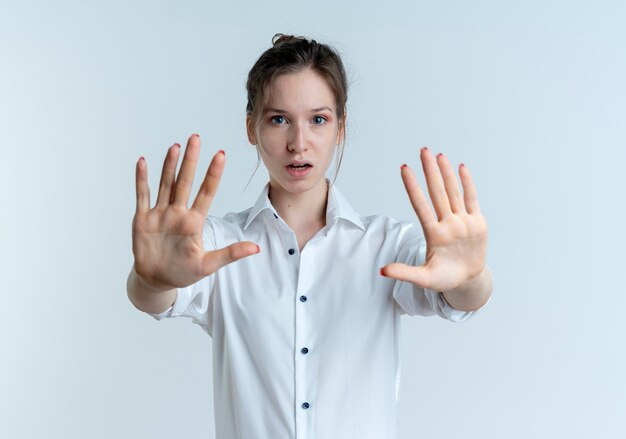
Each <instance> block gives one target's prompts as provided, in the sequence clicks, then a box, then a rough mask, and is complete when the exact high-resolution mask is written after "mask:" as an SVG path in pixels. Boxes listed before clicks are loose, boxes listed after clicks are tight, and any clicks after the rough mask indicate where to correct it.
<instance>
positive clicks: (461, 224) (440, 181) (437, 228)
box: [383, 148, 487, 291]
mask: <svg viewBox="0 0 626 439" xmlns="http://www.w3.org/2000/svg"><path fill="white" fill-rule="evenodd" d="M420 159H421V161H422V167H423V169H424V175H425V177H426V184H427V185H428V193H429V194H430V198H431V200H432V204H433V207H434V209H435V213H436V216H435V215H434V213H433V211H432V209H431V207H430V205H429V204H428V200H427V198H426V196H425V195H424V193H423V192H422V190H421V188H420V186H419V184H418V182H417V178H416V177H415V174H414V173H413V171H412V170H411V169H410V168H409V167H408V166H403V167H402V170H401V174H402V180H403V182H404V186H405V187H406V191H407V193H408V195H409V199H410V200H411V204H412V205H413V208H414V209H415V213H416V214H417V217H418V219H419V221H420V223H421V225H422V229H423V230H424V237H425V238H426V261H425V263H424V265H423V266H420V267H414V266H410V265H406V264H400V263H393V264H389V265H387V266H385V267H383V272H384V274H385V275H386V276H388V277H392V278H395V279H399V280H402V281H406V282H411V283H413V284H416V285H418V286H420V287H423V288H428V289H431V290H434V291H449V290H452V289H454V288H456V287H458V286H460V285H461V284H463V283H464V282H466V281H467V280H469V279H472V278H474V277H475V276H478V275H479V274H480V273H481V272H482V270H483V269H484V267H485V258H486V253H487V222H486V221H485V218H484V217H483V215H482V214H481V212H480V208H479V205H478V197H477V194H476V189H475V187H474V184H473V182H472V177H471V175H470V173H469V170H468V169H467V167H466V166H464V165H461V166H460V167H459V176H460V178H461V184H462V186H463V194H461V191H460V189H459V185H458V183H457V179H456V175H455V173H454V170H453V168H452V166H451V164H450V162H449V161H448V159H447V158H446V157H445V156H444V155H443V154H438V155H437V157H436V158H435V157H433V155H432V153H431V152H430V151H429V150H428V148H422V150H421V153H420Z"/></svg>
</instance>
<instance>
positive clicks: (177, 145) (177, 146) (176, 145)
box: [172, 143, 180, 148]
mask: <svg viewBox="0 0 626 439" xmlns="http://www.w3.org/2000/svg"><path fill="white" fill-rule="evenodd" d="M172 146H175V147H176V148H180V145H179V144H178V143H174V144H173V145H172Z"/></svg>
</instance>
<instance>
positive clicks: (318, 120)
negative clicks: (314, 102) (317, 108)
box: [313, 116, 326, 125]
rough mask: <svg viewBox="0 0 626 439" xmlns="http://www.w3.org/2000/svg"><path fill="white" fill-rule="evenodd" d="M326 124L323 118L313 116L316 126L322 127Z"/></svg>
mask: <svg viewBox="0 0 626 439" xmlns="http://www.w3.org/2000/svg"><path fill="white" fill-rule="evenodd" d="M325 122H326V118H325V117H322V116H313V123H314V124H315V125H322V124H324V123H325Z"/></svg>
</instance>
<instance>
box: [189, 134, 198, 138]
mask: <svg viewBox="0 0 626 439" xmlns="http://www.w3.org/2000/svg"><path fill="white" fill-rule="evenodd" d="M193 136H196V137H200V134H192V135H191V137H193Z"/></svg>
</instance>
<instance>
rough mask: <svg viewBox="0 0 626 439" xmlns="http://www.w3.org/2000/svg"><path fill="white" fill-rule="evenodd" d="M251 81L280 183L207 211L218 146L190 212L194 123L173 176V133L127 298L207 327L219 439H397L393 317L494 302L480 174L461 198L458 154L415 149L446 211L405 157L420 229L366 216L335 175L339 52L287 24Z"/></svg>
mask: <svg viewBox="0 0 626 439" xmlns="http://www.w3.org/2000/svg"><path fill="white" fill-rule="evenodd" d="M247 88H248V106H247V119H246V124H247V132H248V138H249V141H250V143H251V144H252V145H254V146H255V148H256V149H257V151H258V154H259V156H260V158H261V159H262V160H263V163H264V164H265V166H266V167H267V169H268V171H269V182H268V183H267V184H266V186H265V187H264V189H263V190H262V191H261V194H260V196H259V198H258V200H257V202H256V203H255V205H254V206H252V207H251V208H249V209H246V210H244V211H242V212H239V213H229V214H227V215H226V216H225V217H224V218H217V217H214V216H211V215H208V209H209V207H210V205H211V202H212V200H213V197H214V196H215V193H216V191H217V188H218V184H219V181H220V177H221V175H222V171H223V168H224V162H225V154H224V151H219V152H218V153H217V154H216V155H215V156H214V157H213V159H212V161H211V164H210V166H209V168H208V171H207V173H206V176H205V178H204V181H203V183H202V185H201V188H200V190H199V192H198V194H197V196H196V198H195V200H194V202H193V205H192V207H191V208H189V209H188V208H187V202H188V200H189V195H190V190H191V185H192V182H193V179H194V174H195V170H196V164H197V161H198V156H199V154H200V137H199V136H198V135H195V134H194V135H192V136H191V137H190V139H189V140H188V142H187V147H186V150H185V155H184V158H183V161H182V165H181V168H180V171H179V173H178V176H177V177H176V175H175V174H176V165H177V162H178V156H179V154H180V145H178V144H174V145H173V146H172V147H170V149H169V150H168V153H167V156H166V158H165V163H164V165H163V171H162V175H161V182H160V187H159V194H158V198H157V201H156V205H155V206H154V208H150V192H149V188H148V184H147V165H146V163H145V161H144V160H143V158H140V160H139V161H138V163H137V168H136V185H137V210H136V213H135V217H134V219H133V228H132V230H133V254H134V257H135V262H134V266H133V269H132V270H131V273H130V275H129V278H128V283H127V290H128V296H129V298H130V300H131V302H132V303H133V304H134V305H135V306H136V307H137V308H138V309H140V310H142V311H144V312H147V313H149V314H150V315H152V316H153V317H155V318H156V319H158V320H160V319H162V318H171V317H179V316H185V317H191V318H192V319H193V321H194V322H195V323H197V324H199V325H200V326H201V327H202V328H203V329H204V330H205V331H206V332H207V333H208V334H209V335H210V336H211V337H212V339H213V344H212V345H213V373H214V380H213V389H214V402H215V404H214V406H215V428H216V437H218V438H220V439H230V438H237V439H239V438H241V439H243V438H255V439H260V438H268V439H270V438H271V439H276V438H295V437H297V438H299V439H302V438H331V437H332V438H342V439H350V438H355V439H356V438H360V439H363V438H376V439H389V438H394V437H395V436H396V415H397V412H396V410H397V401H398V395H399V383H400V357H399V342H400V326H401V325H400V317H401V316H402V315H403V314H408V315H424V316H428V315H435V314H436V315H439V316H441V317H443V318H446V319H449V320H451V321H454V322H462V321H464V320H466V319H467V318H469V317H471V316H472V315H473V314H475V313H476V311H477V310H478V309H480V308H482V307H483V306H484V304H485V303H487V301H488V300H489V298H490V297H491V290H492V280H491V275H490V273H489V271H488V269H487V267H486V265H485V255H486V247H487V225H486V222H485V219H484V218H483V216H482V215H481V213H480V209H479V206H478V199H477V195H476V190H475V188H474V186H473V184H472V179H471V177H470V173H469V171H468V169H467V167H465V166H463V165H461V166H460V167H459V176H460V180H461V184H462V192H461V189H460V188H459V186H458V183H457V180H456V174H455V171H454V170H453V168H452V166H451V165H450V163H449V161H448V159H447V158H446V157H445V156H444V155H443V154H437V156H434V155H433V154H432V153H431V152H430V151H429V150H428V148H422V150H421V152H420V158H421V162H422V165H423V170H424V174H425V178H426V182H427V185H428V193H429V195H430V199H431V200H432V204H433V207H434V209H435V212H434V213H433V212H432V210H431V209H430V206H429V204H428V200H427V198H426V196H425V194H424V193H423V192H422V190H421V189H420V187H419V185H418V183H417V180H416V177H415V175H414V174H413V171H412V170H411V168H410V167H408V166H406V165H402V167H401V170H400V173H401V176H402V179H403V182H404V185H405V187H406V190H407V193H408V196H409V199H410V202H411V204H412V205H413V207H414V209H415V212H416V214H417V217H418V219H419V223H418V222H417V221H398V220H395V219H393V218H390V217H388V216H385V215H373V216H367V217H365V216H362V215H360V214H359V213H357V212H355V211H354V209H353V208H352V207H351V206H350V204H349V203H348V201H347V200H346V199H345V198H344V197H343V195H342V194H341V193H340V191H339V190H338V189H337V187H336V186H335V185H334V184H332V183H331V181H330V180H329V179H328V178H326V172H327V170H328V168H329V166H330V163H331V161H332V159H333V156H336V157H335V163H337V165H339V164H340V163H341V157H342V153H343V144H344V139H345V126H346V100H347V84H346V79H345V72H344V68H343V65H342V63H341V60H340V58H339V56H338V55H337V54H336V52H335V51H334V50H333V49H332V48H330V47H328V46H326V45H324V44H320V43H317V42H316V41H314V40H308V39H306V38H301V37H293V36H284V35H280V34H279V35H277V36H276V37H275V39H274V41H273V47H271V48H270V49H268V50H267V51H266V52H264V53H263V54H262V55H261V57H260V58H259V59H258V61H257V62H256V63H255V65H254V66H253V67H252V70H251V71H250V74H249V77H248V81H247ZM337 169H338V167H337ZM337 169H336V170H337ZM335 175H336V174H335ZM420 225H421V227H420Z"/></svg>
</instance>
